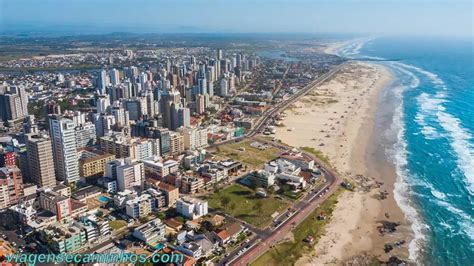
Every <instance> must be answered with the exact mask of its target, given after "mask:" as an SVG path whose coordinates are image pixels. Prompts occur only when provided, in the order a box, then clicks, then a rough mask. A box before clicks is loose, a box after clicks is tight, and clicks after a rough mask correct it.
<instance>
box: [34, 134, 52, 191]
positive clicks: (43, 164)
mask: <svg viewBox="0 0 474 266" xmlns="http://www.w3.org/2000/svg"><path fill="white" fill-rule="evenodd" d="M27 156H28V168H29V174H30V177H31V179H32V180H33V182H34V183H35V184H36V185H37V186H38V187H51V188H52V187H54V186H55V185H56V176H55V174H54V159H53V148H52V143H51V139H50V138H49V137H48V136H41V135H30V136H29V139H28V141H27Z"/></svg>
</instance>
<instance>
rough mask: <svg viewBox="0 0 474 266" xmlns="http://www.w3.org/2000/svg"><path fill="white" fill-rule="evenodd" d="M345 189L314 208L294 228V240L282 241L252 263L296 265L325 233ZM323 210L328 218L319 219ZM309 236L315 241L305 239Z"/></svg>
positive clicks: (258, 264)
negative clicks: (309, 241)
mask: <svg viewBox="0 0 474 266" xmlns="http://www.w3.org/2000/svg"><path fill="white" fill-rule="evenodd" d="M343 191H344V189H342V188H339V189H338V190H337V191H336V193H334V194H333V195H332V196H331V197H329V198H328V199H327V200H326V201H324V202H323V204H322V205H321V206H320V207H319V208H317V209H316V210H314V211H313V212H312V213H311V214H310V215H309V216H308V218H306V219H305V220H304V221H303V222H302V223H301V224H299V225H298V226H297V227H296V228H295V230H293V236H294V241H292V242H285V243H281V244H279V245H277V246H275V247H274V248H272V249H270V250H269V251H267V252H266V253H265V254H263V255H262V256H261V257H259V258H258V259H257V260H256V261H255V262H253V263H252V265H254V266H261V265H294V264H295V263H296V261H297V260H298V259H299V258H301V257H302V256H303V254H305V253H307V252H310V251H311V250H313V247H314V245H315V244H316V242H317V241H318V240H319V238H320V237H321V235H323V234H324V226H325V225H326V224H327V223H328V221H329V220H330V215H331V214H332V212H333V210H334V207H335V205H336V203H337V197H338V196H339V195H340V194H341V193H342V192H343ZM321 212H324V213H325V214H326V215H327V217H328V218H327V219H326V220H323V221H320V220H318V219H317V216H318V215H319V214H320V213H321ZM307 236H312V237H314V239H315V241H314V242H313V243H311V244H309V243H306V242H304V241H303V240H304V239H305V238H306V237H307Z"/></svg>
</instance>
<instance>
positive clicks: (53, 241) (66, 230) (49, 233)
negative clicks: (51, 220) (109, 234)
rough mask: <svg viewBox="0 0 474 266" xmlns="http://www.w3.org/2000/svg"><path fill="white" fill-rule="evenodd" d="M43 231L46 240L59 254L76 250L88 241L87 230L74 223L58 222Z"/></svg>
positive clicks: (43, 237)
mask: <svg viewBox="0 0 474 266" xmlns="http://www.w3.org/2000/svg"><path fill="white" fill-rule="evenodd" d="M42 233H43V234H42V239H43V240H44V242H45V243H46V244H47V245H48V246H49V248H50V249H51V250H52V251H53V252H55V253H57V254H63V253H66V252H68V253H72V252H76V251H78V250H80V249H82V248H84V247H85V246H84V245H85V244H86V243H87V237H86V232H85V231H84V230H81V228H79V227H77V226H75V225H74V224H62V223H56V224H54V225H51V226H49V227H48V228H46V229H44V230H43V231H42Z"/></svg>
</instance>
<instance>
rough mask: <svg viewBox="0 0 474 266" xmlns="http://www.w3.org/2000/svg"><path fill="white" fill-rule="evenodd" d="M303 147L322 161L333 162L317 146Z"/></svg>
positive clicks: (329, 163)
mask: <svg viewBox="0 0 474 266" xmlns="http://www.w3.org/2000/svg"><path fill="white" fill-rule="evenodd" d="M301 149H302V150H303V151H305V152H309V153H312V154H313V155H314V156H316V157H318V158H319V159H320V160H321V161H323V162H325V163H326V164H328V165H331V162H330V161H329V157H328V156H327V155H325V154H324V153H323V152H322V151H320V150H317V149H315V148H311V147H301Z"/></svg>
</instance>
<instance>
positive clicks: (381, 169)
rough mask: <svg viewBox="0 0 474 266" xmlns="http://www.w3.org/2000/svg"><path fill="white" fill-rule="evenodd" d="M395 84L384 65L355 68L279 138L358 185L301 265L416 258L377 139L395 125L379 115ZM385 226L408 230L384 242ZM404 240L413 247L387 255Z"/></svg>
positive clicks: (317, 96) (309, 102)
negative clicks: (324, 159)
mask: <svg viewBox="0 0 474 266" xmlns="http://www.w3.org/2000/svg"><path fill="white" fill-rule="evenodd" d="M343 45H346V43H338V45H337V46H335V47H337V48H336V49H338V48H339V47H342V46H343ZM334 51H335V50H334V48H332V49H331V50H329V52H334ZM392 79H393V75H392V73H391V72H390V70H389V69H387V68H386V67H384V66H381V65H376V64H369V63H362V62H350V63H347V64H346V65H345V66H344V67H343V69H342V70H341V71H340V72H339V73H337V74H336V75H335V76H334V77H333V78H332V79H330V80H329V81H327V82H325V83H324V84H322V85H321V86H318V87H317V88H315V89H313V91H312V92H311V93H309V94H308V96H305V97H303V98H302V99H301V100H300V101H298V102H297V103H295V104H294V105H292V106H290V108H289V109H288V110H287V111H286V113H287V117H286V118H285V119H284V120H283V121H282V123H283V125H284V126H282V127H280V128H278V130H277V133H276V138H277V139H280V140H281V141H282V142H284V143H287V144H290V145H293V146H297V147H302V146H309V147H312V148H315V149H318V150H321V151H322V152H323V153H324V154H325V155H326V156H328V157H329V160H330V162H331V164H332V165H333V166H334V168H335V169H336V170H337V171H338V172H339V173H340V174H341V175H342V176H343V177H345V178H348V179H349V180H352V181H353V182H354V183H356V184H357V190H356V191H355V192H347V193H344V194H343V195H342V196H341V197H340V199H339V202H338V204H337V206H336V209H335V211H334V214H333V218H332V220H331V222H330V223H329V224H328V225H327V227H326V228H325V230H326V233H325V235H324V236H323V237H322V238H321V239H320V240H319V241H318V243H317V244H316V246H315V249H314V252H312V253H310V254H308V255H307V256H304V257H303V258H301V259H300V260H299V261H298V263H297V264H298V265H320V264H329V265H339V264H342V263H343V262H346V261H348V260H354V258H356V259H360V257H361V255H363V256H365V257H367V258H373V257H377V258H378V259H380V260H387V259H388V257H389V256H397V257H399V258H402V259H406V258H407V257H408V255H407V254H408V250H407V245H408V242H409V239H408V237H409V230H408V227H409V226H408V224H407V222H406V221H405V218H404V214H403V212H402V211H401V210H400V208H399V207H398V205H397V203H396V202H395V199H394V198H393V186H394V183H395V181H396V173H395V169H394V168H393V165H391V164H390V163H389V162H388V161H387V157H386V155H385V151H384V147H383V145H382V143H381V142H380V141H381V140H380V139H378V138H376V137H375V136H376V135H377V134H379V133H380V132H376V130H383V127H385V126H386V124H387V121H382V120H383V119H386V118H384V117H383V116H378V114H379V111H380V110H381V103H380V100H381V95H382V92H383V91H384V89H385V88H387V87H388V85H389V84H390V83H391V81H392ZM385 111H387V112H388V111H390V110H385ZM377 123H378V124H377ZM294 136H298V138H295V137H294ZM380 221H391V222H397V223H400V224H401V225H400V226H399V227H397V231H396V232H395V233H393V234H385V235H383V236H382V235H380V233H379V231H378V230H377V226H379V225H381V224H380V223H378V222H380ZM402 239H403V240H405V241H406V244H404V245H401V246H400V247H399V248H395V249H394V250H393V251H391V252H390V253H388V254H385V252H384V245H385V244H387V243H395V242H397V241H400V240H402Z"/></svg>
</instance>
